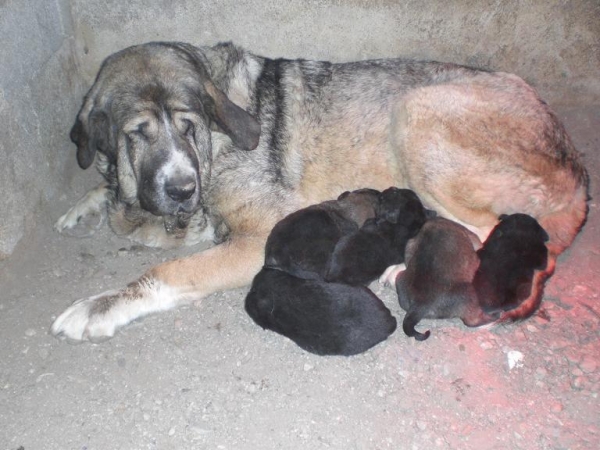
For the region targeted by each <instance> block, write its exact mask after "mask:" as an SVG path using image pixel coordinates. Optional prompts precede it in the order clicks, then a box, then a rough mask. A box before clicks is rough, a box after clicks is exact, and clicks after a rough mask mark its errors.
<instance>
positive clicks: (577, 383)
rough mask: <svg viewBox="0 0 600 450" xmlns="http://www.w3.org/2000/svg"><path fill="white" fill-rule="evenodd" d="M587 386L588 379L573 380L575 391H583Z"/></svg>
mask: <svg viewBox="0 0 600 450" xmlns="http://www.w3.org/2000/svg"><path fill="white" fill-rule="evenodd" d="M586 384H587V378H586V377H577V378H575V379H574V380H573V387H574V388H575V389H583V388H584V387H585V385H586Z"/></svg>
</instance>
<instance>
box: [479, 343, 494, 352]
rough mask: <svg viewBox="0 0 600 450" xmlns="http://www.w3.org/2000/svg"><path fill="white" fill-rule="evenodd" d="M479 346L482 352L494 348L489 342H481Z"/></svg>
mask: <svg viewBox="0 0 600 450" xmlns="http://www.w3.org/2000/svg"><path fill="white" fill-rule="evenodd" d="M479 346H480V347H481V348H482V349H484V350H489V349H491V348H494V344H492V343H491V342H489V341H483V342H481V343H480V344H479Z"/></svg>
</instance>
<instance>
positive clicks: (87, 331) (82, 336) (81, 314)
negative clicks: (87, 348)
mask: <svg viewBox="0 0 600 450" xmlns="http://www.w3.org/2000/svg"><path fill="white" fill-rule="evenodd" d="M117 294H118V291H107V292H104V293H103V294H100V295H97V296H94V297H90V298H85V299H81V300H78V301H76V302H75V303H73V304H72V305H71V306H69V307H68V308H67V309H66V310H65V311H64V312H63V313H62V314H61V315H60V316H58V318H57V319H56V320H55V321H54V323H53V324H52V327H51V328H50V332H51V333H52V334H53V335H54V336H56V337H59V338H65V339H66V340H67V341H69V342H71V343H79V342H83V341H86V340H89V341H91V342H100V341H104V340H106V339H110V338H111V337H113V336H114V334H115V331H116V329H117V326H118V325H119V323H118V320H115V319H116V318H115V317H114V314H112V313H111V308H110V305H111V304H112V303H113V301H114V299H115V298H116V295H117Z"/></svg>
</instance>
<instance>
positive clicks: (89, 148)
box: [70, 110, 113, 169]
mask: <svg viewBox="0 0 600 450" xmlns="http://www.w3.org/2000/svg"><path fill="white" fill-rule="evenodd" d="M86 122H87V123H86ZM70 137H71V141H73V143H75V145H77V162H78V163H79V167H81V168H82V169H87V168H88V167H90V166H91V165H92V163H93V162H94V158H95V156H96V151H98V150H99V151H101V152H102V153H104V154H106V155H107V156H108V157H109V159H111V157H112V156H111V155H112V153H113V151H112V146H111V144H110V121H109V119H108V116H107V115H106V113H105V112H102V111H96V110H93V111H92V112H91V113H90V114H89V116H88V118H87V120H86V119H85V118H84V119H83V120H82V118H81V114H80V115H79V116H78V117H77V120H76V121H75V124H74V125H73V128H71V133H70Z"/></svg>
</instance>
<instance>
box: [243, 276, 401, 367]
mask: <svg viewBox="0 0 600 450" xmlns="http://www.w3.org/2000/svg"><path fill="white" fill-rule="evenodd" d="M245 308H246V311H247V312H248V314H249V315H250V317H252V319H253V320H254V321H255V322H256V323H257V324H258V325H260V326H261V327H263V328H266V329H269V330H273V331H275V332H277V333H279V334H282V335H284V336H287V337H288V338H290V339H291V340H293V341H294V342H295V343H296V344H298V345H299V346H300V347H301V348H303V349H305V350H306V351H309V352H311V353H316V354H318V355H345V356H350V355H355V354H358V353H362V352H364V351H366V350H368V349H369V348H371V347H373V346H374V345H376V344H378V343H380V342H382V341H384V340H385V339H387V337H388V336H389V335H390V334H392V333H393V332H394V331H395V329H396V319H395V318H394V317H393V316H392V315H391V313H390V311H389V309H387V308H386V307H385V305H384V304H383V302H382V301H381V300H380V299H379V298H377V296H376V295H375V294H373V293H372V292H371V291H370V290H369V289H367V288H366V287H362V286H360V287H356V286H347V285H344V284H338V283H325V282H323V281H320V280H309V279H301V278H297V277H295V276H293V275H290V274H288V273H286V272H283V271H281V270H276V269H267V268H263V269H262V270H261V271H260V272H259V273H258V275H256V277H255V278H254V281H253V283H252V288H251V289H250V292H249V293H248V295H247V297H246V301H245Z"/></svg>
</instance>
